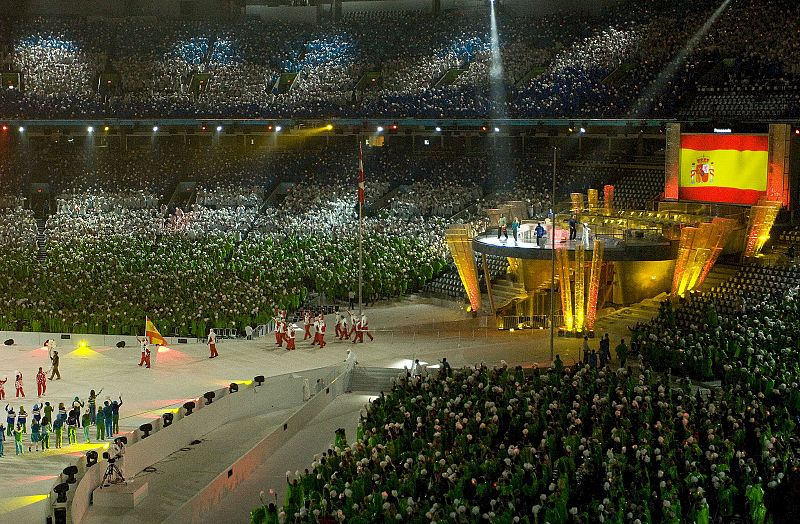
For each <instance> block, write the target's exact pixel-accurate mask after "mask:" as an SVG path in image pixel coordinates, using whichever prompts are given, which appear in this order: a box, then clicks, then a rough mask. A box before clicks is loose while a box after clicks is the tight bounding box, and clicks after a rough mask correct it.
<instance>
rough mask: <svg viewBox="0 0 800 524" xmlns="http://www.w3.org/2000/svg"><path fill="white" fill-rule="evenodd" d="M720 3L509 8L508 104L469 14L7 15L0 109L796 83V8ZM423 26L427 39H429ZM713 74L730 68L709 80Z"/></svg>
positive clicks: (638, 110) (379, 103)
mask: <svg viewBox="0 0 800 524" xmlns="http://www.w3.org/2000/svg"><path fill="white" fill-rule="evenodd" d="M717 7H719V6H718V2H713V1H710V0H709V1H705V0H704V1H699V2H697V1H695V2H689V1H688V0H681V1H677V2H666V1H664V0H652V1H649V2H622V3H621V4H620V5H619V6H618V7H616V8H612V9H608V10H604V11H603V12H602V13H601V14H599V15H597V16H594V17H583V16H578V17H576V16H574V15H573V14H572V13H565V14H560V15H557V14H556V15H549V16H545V17H536V18H531V17H524V16H517V14H515V13H505V12H503V11H502V10H501V11H500V13H499V15H498V17H499V20H498V33H499V39H500V41H499V52H500V60H501V62H502V65H503V73H502V75H501V84H502V86H503V90H504V92H505V94H504V95H498V93H493V92H492V89H491V88H490V84H491V82H489V71H490V70H491V69H492V64H491V52H490V46H491V35H490V31H489V27H488V23H487V19H486V17H485V16H482V15H480V14H479V15H469V14H467V13H463V12H461V11H455V12H446V13H443V14H441V15H440V16H438V17H435V18H431V17H430V16H429V15H426V14H424V13H409V14H408V16H396V14H395V13H387V14H386V15H385V16H382V17H381V16H380V15H376V16H378V19H377V20H376V18H375V17H374V16H370V17H357V16H356V17H349V18H347V19H345V20H342V21H341V22H339V23H337V24H325V25H322V26H319V27H312V26H307V25H302V24H290V23H284V22H276V21H271V22H269V23H266V22H263V21H259V20H258V19H247V18H245V19H241V20H232V21H210V20H207V21H181V20H161V19H158V20H156V19H153V18H146V17H139V18H135V19H113V20H104V19H102V18H98V19H73V20H65V19H51V18H35V19H28V20H25V21H24V22H22V23H13V24H12V23H8V22H6V24H7V26H6V30H7V32H8V38H9V41H11V42H13V49H12V53H11V56H10V58H9V59H7V60H6V62H7V63H8V64H7V65H8V67H9V68H10V69H11V70H12V71H20V72H22V73H23V74H24V90H22V91H20V90H19V89H7V90H3V91H2V93H0V110H1V111H2V113H3V114H4V115H7V116H23V117H25V116H36V117H50V118H56V117H70V118H81V117H87V116H106V115H113V116H117V117H119V116H129V117H155V118H166V117H181V116H200V117H204V116H214V117H235V116H238V117H254V116H261V117H274V116H278V115H284V116H295V117H319V116H322V115H325V116H336V115H338V116H351V117H365V116H382V117H391V118H394V117H409V116H418V117H432V118H442V117H488V116H503V115H506V116H511V117H529V118H538V117H635V118H638V117H645V116H673V115H674V114H675V113H676V112H677V111H679V110H680V109H681V108H687V110H688V108H691V107H694V106H693V105H692V104H693V101H694V99H695V98H698V99H702V98H703V96H704V95H703V94H702V93H703V91H702V89H700V90H698V88H704V87H706V86H708V85H709V83H710V85H716V84H715V82H716V80H714V79H715V78H716V79H718V78H723V79H725V80H724V81H725V82H727V83H728V84H730V85H731V86H732V87H736V86H742V85H743V86H745V87H748V86H753V85H773V84H776V83H777V84H779V85H784V86H788V85H792V83H793V82H794V81H795V80H796V75H797V74H798V73H799V72H800V71H798V70H797V67H796V64H795V63H794V58H793V57H794V55H795V54H796V53H794V51H796V44H795V43H793V41H792V40H791V39H786V38H781V36H780V35H779V34H777V33H779V32H775V31H772V30H771V29H772V27H771V24H770V22H769V20H768V19H766V18H764V17H761V16H758V13H760V12H763V11H764V10H765V9H767V10H769V11H772V12H781V13H783V14H784V16H782V20H783V21H784V24H785V34H792V32H793V31H795V30H796V29H797V27H798V25H799V24H800V13H798V6H797V4H796V3H795V2H791V1H790V0H770V2H769V3H768V5H767V6H765V5H764V3H763V2H759V1H756V0H743V1H740V2H734V3H732V4H731V5H730V6H727V8H726V9H724V10H723V11H722V13H721V15H720V16H719V18H718V19H717V20H715V22H714V23H713V24H712V25H711V26H710V28H709V30H708V31H707V32H704V31H703V30H702V29H701V28H702V26H703V23H704V22H705V21H706V20H708V19H709V17H710V16H711V15H712V13H713V12H714V11H715V10H716V9H717ZM378 23H379V24H380V25H381V28H382V31H380V32H376V31H374V27H375V25H376V24H378ZM753 23H755V24H756V25H755V26H753V25H752V24H753ZM422 24H424V25H425V27H426V29H427V30H426V31H418V30H417V29H418V28H419V27H420V25H422ZM743 28H747V29H748V30H743ZM388 35H390V36H388ZM695 35H697V36H698V37H699V41H698V42H696V43H692V44H690V42H691V38H692V37H693V36H695ZM387 36H388V38H390V39H391V41H387ZM730 57H733V60H727V61H726V60H723V59H725V58H730ZM715 68H716V69H715ZM712 69H715V70H717V71H718V72H719V73H721V74H719V75H714V76H713V77H712V76H710V75H707V73H708V72H709V71H710V70H712ZM368 73H369V74H372V73H376V74H377V75H378V77H368ZM101 74H102V75H103V76H102V78H103V79H104V80H105V82H106V83H105V84H104V85H102V86H101V83H100V82H98V79H100V78H101V76H100V75H101ZM294 74H296V75H297V76H296V77H291V78H289V77H286V78H284V77H283V75H294ZM369 78H374V79H375V80H376V82H375V83H373V82H371V81H369V80H368V79H369ZM378 79H380V81H379V82H378V81H377V80H378ZM284 80H287V81H286V82H284ZM109 82H110V83H109ZM770 82H771V83H772V84H769V83H770ZM765 83H766V84H765ZM795 95H796V92H794V91H791V92H789V93H788V94H787V96H788V97H789V98H787V99H786V100H784V102H785V103H784V105H783V106H781V107H782V108H783V109H782V111H783V112H784V113H786V114H785V115H781V116H788V115H793V114H794V115H796V114H797V111H798V109H800V108H799V107H798V104H797V102H798V101H797V96H795ZM792 97H794V98H792ZM700 107H702V106H700ZM769 107H770V106H768V105H758V104H756V105H755V106H754V107H753V108H750V109H748V110H749V111H754V112H755V113H756V114H757V112H758V111H759V110H767V109H769ZM769 116H770V117H774V116H777V115H769Z"/></svg>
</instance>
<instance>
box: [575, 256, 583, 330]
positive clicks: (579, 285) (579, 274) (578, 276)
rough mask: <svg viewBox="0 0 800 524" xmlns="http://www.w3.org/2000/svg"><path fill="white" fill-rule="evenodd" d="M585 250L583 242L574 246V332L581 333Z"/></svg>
mask: <svg viewBox="0 0 800 524" xmlns="http://www.w3.org/2000/svg"><path fill="white" fill-rule="evenodd" d="M585 262H586V249H585V248H584V247H583V242H581V243H580V244H578V245H577V246H575V325H574V328H575V331H576V332H582V331H583V328H584V325H585V324H584V323H585V322H586V300H585V290H586V288H585V284H586V268H585Z"/></svg>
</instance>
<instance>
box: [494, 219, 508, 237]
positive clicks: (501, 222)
mask: <svg viewBox="0 0 800 524" xmlns="http://www.w3.org/2000/svg"><path fill="white" fill-rule="evenodd" d="M500 235H505V236H506V240H508V229H507V228H506V215H505V214H502V215H500V218H499V219H498V220H497V240H500Z"/></svg>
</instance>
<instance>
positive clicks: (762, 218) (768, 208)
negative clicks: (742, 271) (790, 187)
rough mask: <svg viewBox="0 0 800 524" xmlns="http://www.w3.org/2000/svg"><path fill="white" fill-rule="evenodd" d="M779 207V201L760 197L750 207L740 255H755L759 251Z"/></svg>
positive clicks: (746, 256) (765, 241)
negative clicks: (756, 202) (742, 249)
mask: <svg viewBox="0 0 800 524" xmlns="http://www.w3.org/2000/svg"><path fill="white" fill-rule="evenodd" d="M780 207H781V204H780V202H770V201H767V200H764V199H762V200H759V201H758V204H756V205H755V206H753V207H751V208H750V220H749V221H748V224H747V237H746V238H747V241H746V243H745V246H744V252H743V253H742V257H744V258H749V257H755V256H758V254H759V253H761V250H762V249H763V248H764V244H766V243H767V240H769V232H770V231H771V230H772V225H773V224H774V223H775V218H777V216H778V210H779V209H780Z"/></svg>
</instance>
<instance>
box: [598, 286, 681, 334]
mask: <svg viewBox="0 0 800 524" xmlns="http://www.w3.org/2000/svg"><path fill="white" fill-rule="evenodd" d="M667 298H669V294H668V293H661V294H660V295H657V296H655V297H653V298H646V299H644V300H642V301H641V302H639V303H637V304H633V305H631V306H628V307H624V308H622V309H618V310H616V311H614V312H613V313H611V314H608V315H604V316H602V317H601V318H598V319H597V323H596V324H595V332H604V331H611V330H615V329H616V330H619V329H622V328H626V327H628V326H633V325H634V324H636V323H637V322H649V321H650V320H652V319H653V317H655V316H656V315H658V310H659V307H660V306H661V302H663V301H664V300H667Z"/></svg>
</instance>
